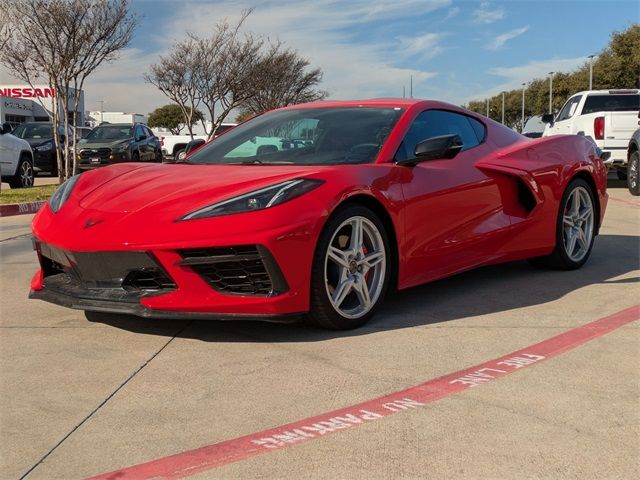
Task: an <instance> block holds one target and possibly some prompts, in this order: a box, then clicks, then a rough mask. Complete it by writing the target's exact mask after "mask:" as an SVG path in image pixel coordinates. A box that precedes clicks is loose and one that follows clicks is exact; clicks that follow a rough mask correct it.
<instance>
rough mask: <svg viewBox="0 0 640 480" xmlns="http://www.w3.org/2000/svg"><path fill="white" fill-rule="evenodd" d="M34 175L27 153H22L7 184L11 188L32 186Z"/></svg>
mask: <svg viewBox="0 0 640 480" xmlns="http://www.w3.org/2000/svg"><path fill="white" fill-rule="evenodd" d="M34 177H35V173H34V171H33V164H32V163H31V159H30V158H29V157H28V156H27V155H23V156H22V157H21V158H20V163H18V170H17V171H16V174H15V175H14V176H13V177H11V178H10V179H9V186H10V187H11V188H27V187H33V180H34Z"/></svg>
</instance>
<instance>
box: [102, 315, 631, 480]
mask: <svg viewBox="0 0 640 480" xmlns="http://www.w3.org/2000/svg"><path fill="white" fill-rule="evenodd" d="M638 319H640V305H636V306H633V307H630V308H627V309H626V310H622V311H620V312H618V313H614V314H613V315H609V316H608V317H604V318H601V319H600V320H596V321H595V322H591V323H588V324H586V325H583V326H581V327H578V328H574V329H572V330H569V331H567V332H564V333H561V334H560V335H557V336H555V337H552V338H549V339H547V340H544V341H542V342H540V343H537V344H535V345H531V346H529V347H526V348H523V349H522V350H518V351H517V352H513V353H510V354H508V355H505V356H504V357H500V358H498V359H496V360H490V361H488V362H486V363H483V364H480V365H476V366H475V367H471V368H467V369H465V370H461V371H459V372H455V373H451V374H449V375H445V376H444V377H440V378H437V379H435V380H429V381H428V382H425V383H422V384H420V385H416V386H414V387H410V388H407V389H405V390H401V391H399V392H394V393H391V394H389V395H385V396H383V397H379V398H376V399H374V400H368V401H366V402H362V403H359V404H357V405H352V406H350V407H346V408H342V409H340V410H334V411H333V412H328V413H323V414H321V415H318V416H315V417H311V418H305V419H304V420H300V421H297V422H293V423H289V424H287V425H282V426H280V427H276V428H272V429H270V430H264V431H262V432H257V433H252V434H250V435H246V436H244V437H240V438H235V439H232V440H226V441H224V442H220V443H216V444H213V445H209V446H207V447H202V448H198V449H195V450H190V451H187V452H183V453H179V454H177V455H172V456H170V457H165V458H160V459H158V460H153V461H151V462H148V463H142V464H140V465H134V466H132V467H127V468H123V469H121V470H116V471H114V472H110V473H105V474H102V475H98V476H96V477H92V479H93V480H97V479H100V480H116V479H117V480H123V479H139V480H142V479H161V478H164V479H168V478H184V477H188V476H191V475H195V474H196V473H200V472H203V471H206V470H210V469H213V468H217V467H221V466H222V465H227V464H229V463H234V462H238V461H240V460H245V459H247V458H249V457H253V456H255V455H260V454H263V453H267V452H272V451H274V450H279V449H282V448H285V447H290V446H292V445H295V444H298V443H302V442H307V441H309V440H312V439H314V438H319V437H323V436H325V435H328V434H331V433H337V432H339V431H341V430H344V429H348V428H351V427H355V426H357V425H361V424H363V423H368V422H372V421H374V420H378V419H380V418H383V417H388V416H389V415H392V414H394V413H397V412H402V411H405V410H411V409H414V408H417V407H419V406H422V405H425V404H427V403H431V402H435V401H436V400H440V399H441V398H445V397H448V396H451V395H455V394H456V393H459V392H462V391H464V390H467V389H468V388H473V387H477V386H478V385H482V384H483V383H487V382H490V381H492V380H495V379H496V378H500V377H503V376H505V375H508V374H510V373H513V372H515V371H516V370H519V369H522V368H526V367H529V366H531V365H534V364H536V363H540V362H541V361H544V360H548V359H549V358H553V357H555V356H557V355H560V354H561V353H564V352H566V351H567V350H571V349H573V348H575V347H577V346H579V345H582V344H584V343H586V342H588V341H589V340H593V339H595V338H598V337H600V336H602V335H605V334H607V333H609V332H611V331H613V330H615V329H616V328H619V327H622V326H623V325H626V324H628V323H630V322H633V321H635V320H638Z"/></svg>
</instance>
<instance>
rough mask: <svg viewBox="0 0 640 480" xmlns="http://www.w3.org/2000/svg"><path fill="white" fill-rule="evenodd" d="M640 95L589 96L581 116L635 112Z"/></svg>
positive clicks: (638, 107)
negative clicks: (595, 113) (599, 113)
mask: <svg viewBox="0 0 640 480" xmlns="http://www.w3.org/2000/svg"><path fill="white" fill-rule="evenodd" d="M638 110H640V95H589V96H588V97H587V100H586V101H585V103H584V108H583V109H582V115H585V114H587V113H594V112H637V111H638Z"/></svg>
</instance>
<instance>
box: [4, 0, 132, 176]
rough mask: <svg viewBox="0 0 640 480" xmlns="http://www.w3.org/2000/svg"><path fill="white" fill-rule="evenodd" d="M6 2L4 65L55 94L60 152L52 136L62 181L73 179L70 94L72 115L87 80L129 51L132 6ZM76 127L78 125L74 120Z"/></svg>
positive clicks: (106, 0) (122, 2)
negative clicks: (9, 29)
mask: <svg viewBox="0 0 640 480" xmlns="http://www.w3.org/2000/svg"><path fill="white" fill-rule="evenodd" d="M4 2H5V4H7V7H8V8H7V10H10V11H11V12H12V16H11V22H12V23H11V25H12V27H13V28H12V32H11V35H10V36H9V38H8V39H7V41H6V44H5V46H4V48H3V49H2V50H0V62H1V63H3V64H4V65H5V66H6V67H7V68H9V69H10V70H11V71H12V73H13V74H14V75H15V76H16V77H17V78H19V79H20V80H22V81H24V82H26V83H28V84H29V85H31V86H33V84H34V83H35V82H37V81H39V80H41V79H46V81H47V82H48V84H49V86H50V87H51V88H54V89H55V91H56V98H55V100H54V102H53V104H52V110H53V111H52V117H53V118H52V121H53V125H54V130H57V128H58V126H62V127H63V128H64V131H65V136H64V145H63V146H62V148H60V147H61V145H60V142H59V136H58V135H57V131H56V132H55V133H54V136H53V138H54V144H55V147H56V152H57V163H58V172H59V178H60V181H63V180H64V179H65V178H66V177H67V176H69V175H70V174H71V173H75V171H76V163H77V159H76V146H77V136H76V129H75V128H74V129H73V134H72V139H69V135H67V134H66V132H68V131H69V130H70V128H69V126H70V123H71V122H70V118H69V115H68V109H69V103H70V98H69V97H70V96H71V92H72V91H73V99H72V106H73V112H77V111H78V107H79V104H80V95H79V94H80V92H81V91H82V89H83V87H84V83H85V80H86V79H87V77H88V76H89V75H91V74H92V73H93V72H94V71H95V70H96V69H97V68H98V67H99V66H100V65H101V64H103V63H105V62H111V61H113V60H115V59H116V58H117V55H118V53H119V52H120V51H121V50H122V49H124V48H125V47H126V46H127V45H129V43H130V42H131V38H132V36H133V31H134V29H135V27H136V25H137V19H136V17H135V16H134V15H132V14H130V13H129V2H128V0H55V1H50V2H45V1H41V0H4ZM43 106H44V105H43ZM45 108H46V107H45ZM74 116H75V113H74ZM73 123H74V124H75V123H76V119H75V118H73ZM70 142H71V146H72V150H71V149H70V148H69V147H70ZM70 150H71V151H72V161H71V162H70V161H69V151H70ZM63 166H64V169H63Z"/></svg>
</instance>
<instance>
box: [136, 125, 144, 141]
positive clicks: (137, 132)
mask: <svg viewBox="0 0 640 480" xmlns="http://www.w3.org/2000/svg"><path fill="white" fill-rule="evenodd" d="M142 135H144V131H143V130H142V127H141V126H140V125H138V126H137V127H136V134H135V137H136V138H140V137H141V136H142Z"/></svg>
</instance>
